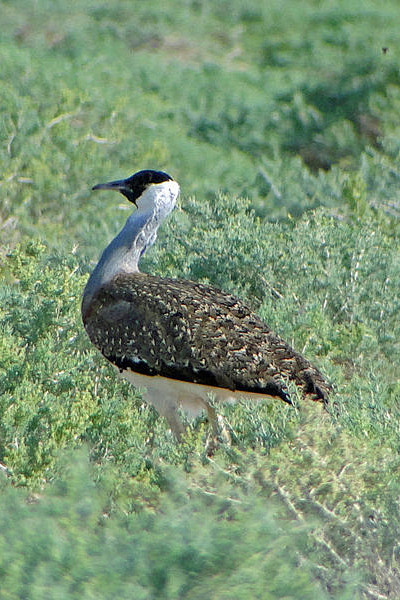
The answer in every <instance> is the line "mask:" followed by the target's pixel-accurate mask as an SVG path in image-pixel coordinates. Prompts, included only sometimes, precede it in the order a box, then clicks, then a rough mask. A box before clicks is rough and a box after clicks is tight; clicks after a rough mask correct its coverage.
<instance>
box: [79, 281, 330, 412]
mask: <svg viewBox="0 0 400 600" xmlns="http://www.w3.org/2000/svg"><path fill="white" fill-rule="evenodd" d="M83 321H84V325H85V328H86V331H87V333H88V335H89V337H90V339H91V341H92V342H93V344H94V345H95V346H97V347H98V348H99V350H100V351H101V352H102V353H103V355H104V356H105V357H106V358H107V359H108V360H110V361H111V362H112V363H113V364H115V365H116V366H117V367H119V368H120V369H121V370H125V369H131V370H132V371H136V372H138V373H143V374H146V375H161V376H164V377H167V378H174V379H179V380H183V381H191V382H194V383H200V384H206V385H211V386H216V387H220V388H227V389H229V390H239V391H244V392H252V393H256V394H263V395H272V396H279V397H281V398H282V399H283V400H285V401H286V402H290V398H289V396H288V393H287V390H286V381H287V380H292V381H294V382H295V383H296V384H297V385H298V386H300V387H301V388H302V390H303V393H304V394H306V395H309V396H310V397H311V398H313V399H315V400H321V401H323V402H324V403H326V402H327V399H328V393H329V391H330V386H329V384H328V383H327V382H326V381H325V379H324V377H323V376H322V374H321V373H320V372H319V371H318V370H317V369H316V368H315V367H313V366H312V365H311V364H310V362H309V361H308V360H306V359H305V358H304V357H303V356H301V355H300V354H298V353H297V352H295V351H294V350H293V349H292V348H291V347H290V346H289V345H288V344H286V343H285V342H284V341H283V340H282V339H281V338H280V337H279V336H278V335H276V334H275V333H273V332H272V331H271V330H270V329H269V328H268V326H267V325H266V324H265V323H264V322H263V321H262V320H261V319H260V318H259V317H258V316H257V315H256V314H255V313H253V312H252V311H251V310H250V309H249V308H248V307H247V306H246V305H245V304H243V303H242V302H241V301H240V300H238V299H237V298H235V297H234V296H232V295H230V294H227V293H224V292H221V291H219V290H217V289H215V288H213V287H209V286H205V285H202V284H199V283H194V282H192V281H186V280H175V279H168V278H165V279H163V278H160V277H156V276H153V275H147V274H144V273H130V274H120V275H117V276H116V277H115V278H114V279H113V280H111V281H110V282H109V283H106V284H104V285H103V286H102V287H101V288H100V289H99V290H98V291H97V293H96V294H95V296H94V297H93V299H92V301H91V303H90V305H89V306H88V307H87V309H86V312H85V313H84V314H83Z"/></svg>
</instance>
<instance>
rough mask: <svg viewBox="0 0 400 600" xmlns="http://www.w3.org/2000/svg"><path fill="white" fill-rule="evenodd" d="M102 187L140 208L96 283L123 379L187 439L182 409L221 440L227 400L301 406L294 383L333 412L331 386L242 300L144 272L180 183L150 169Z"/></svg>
mask: <svg viewBox="0 0 400 600" xmlns="http://www.w3.org/2000/svg"><path fill="white" fill-rule="evenodd" d="M92 189H93V190H116V191H118V192H120V193H121V194H123V196H125V198H127V200H129V201H130V202H131V203H133V204H134V205H135V210H134V211H133V212H132V214H131V215H130V216H129V217H128V219H127V221H126V223H125V225H124V227H123V228H122V229H121V231H120V232H119V233H118V235H117V236H116V237H115V238H114V239H113V240H112V241H111V242H110V244H109V245H108V246H107V247H106V248H105V250H104V251H103V253H102V255H101V257H100V260H99V262H98V263H97V265H96V267H95V269H94V270H93V272H92V273H91V275H90V276H89V279H88V281H87V284H86V286H85V288H84V292H83V298H82V306H81V312H82V320H83V324H84V328H85V330H86V332H87V334H88V336H89V338H90V340H91V342H92V343H93V344H94V346H96V347H97V348H98V350H100V352H101V353H102V354H103V356H104V357H105V358H106V359H107V360H108V361H109V362H110V363H112V365H114V367H116V369H117V370H118V371H119V373H120V374H121V375H122V376H123V377H124V378H125V379H127V380H128V381H129V382H130V383H131V384H133V385H134V386H135V387H136V388H140V389H143V390H144V391H145V394H146V395H145V399H146V400H147V401H148V402H149V403H150V404H151V405H152V406H153V407H154V408H155V409H156V410H157V411H158V413H159V415H161V416H162V417H165V419H166V420H167V422H168V425H169V428H170V430H171V432H172V433H173V434H174V435H175V436H176V437H177V438H178V439H182V435H183V434H184V433H185V431H186V429H185V425H184V419H182V411H183V413H186V414H187V416H188V417H189V418H195V417H197V416H199V415H201V414H202V413H204V412H205V413H206V416H207V418H208V420H209V422H210V424H211V426H212V431H213V432H214V433H215V435H217V432H218V430H219V429H218V428H219V425H220V420H219V419H220V415H218V413H217V411H216V408H215V407H216V406H218V403H219V402H221V401H222V402H233V403H234V402H236V401H237V400H238V399H240V398H244V399H247V400H249V401H254V400H261V399H265V398H267V397H275V398H278V399H280V400H282V401H283V402H285V403H288V404H293V401H292V398H291V396H290V394H289V391H288V387H287V383H288V381H293V382H294V383H295V384H296V385H297V386H298V387H299V388H300V389H301V390H302V392H303V395H304V396H305V397H309V398H311V399H312V400H316V401H320V402H322V403H323V405H324V406H327V404H328V400H329V393H330V391H331V385H330V383H329V382H328V381H327V380H326V379H325V377H324V376H323V375H322V373H321V372H320V371H319V370H318V369H317V368H316V367H314V366H313V365H312V364H311V363H310V362H309V361H308V360H307V359H306V358H305V357H304V356H302V355H301V354H300V353H298V352H296V351H295V350H294V349H293V348H292V347H291V346H290V345H289V344H287V343H286V342H285V341H284V340H283V339H282V338H281V337H280V336H279V335H277V334H276V333H274V332H273V331H272V330H271V329H270V328H269V327H268V325H267V324H266V323H265V322H264V321H263V320H262V319H261V318H260V317H259V316H258V315H257V314H256V313H255V312H253V311H252V310H251V309H250V308H249V307H248V306H247V305H246V304H245V303H244V302H242V301H241V300H240V299H238V298H237V297H235V296H234V295H232V294H230V293H227V292H224V291H222V290H220V289H217V288H216V287H212V286H210V285H205V284H203V283H199V282H195V281H190V280H185V279H173V278H168V277H160V276H156V275H152V274H149V273H144V272H141V271H140V270H139V262H140V259H141V257H142V255H143V253H144V252H145V251H146V249H147V248H149V246H151V245H152V244H154V242H155V240H156V237H157V232H158V228H159V226H160V225H161V223H162V222H163V221H164V220H165V218H166V217H167V216H168V215H169V214H170V213H171V211H172V210H173V209H174V208H175V206H176V202H177V198H178V195H179V192H180V188H179V184H178V183H177V182H176V181H175V180H174V179H173V178H172V177H171V176H170V175H168V174H167V173H165V172H163V171H157V170H151V169H148V170H142V171H138V172H137V173H134V174H133V175H132V176H130V177H128V178H127V179H119V180H116V181H110V182H108V183H100V184H97V185H95V186H94V187H93V188H92ZM213 399H214V400H213Z"/></svg>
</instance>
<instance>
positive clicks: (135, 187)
mask: <svg viewBox="0 0 400 600" xmlns="http://www.w3.org/2000/svg"><path fill="white" fill-rule="evenodd" d="M172 180H173V179H172V177H171V176H170V175H168V173H164V172H163V171H152V170H151V169H145V170H144V171H138V172H137V173H134V174H133V175H131V176H130V177H128V178H127V179H119V180H117V181H110V182H108V183H99V184H97V185H95V186H94V187H93V188H92V189H93V190H117V191H118V192H121V194H123V195H124V196H125V197H126V198H127V199H128V200H129V202H133V204H135V203H136V200H137V199H138V198H140V196H141V195H142V194H143V192H144V191H145V189H146V188H147V187H148V186H149V185H153V184H157V183H163V182H164V181H172Z"/></svg>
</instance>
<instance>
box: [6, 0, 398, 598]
mask: <svg viewBox="0 0 400 600" xmlns="http://www.w3.org/2000/svg"><path fill="white" fill-rule="evenodd" d="M0 11H1V15H2V33H1V34H0V61H1V65H2V69H1V74H0V78H1V83H0V105H1V120H0V141H1V143H0V162H1V166H2V169H1V176H0V177H1V178H0V191H1V197H0V230H1V236H2V246H1V250H0V279H1V286H0V333H1V335H0V500H1V507H2V509H1V511H0V600H2V599H3V598H4V599H7V600H14V599H19V598H30V599H31V598H32V599H35V598H40V599H42V598H55V597H57V598H92V597H93V598H94V597H96V598H104V599H109V598H110V599H111V598H138V599H153V598H163V599H164V598H165V599H168V598H171V599H175V598H190V599H197V598H199V599H200V598H207V597H209V598H215V600H220V599H224V598H229V599H231V598H235V599H238V600H241V599H242V598H260V599H263V600H264V599H275V598H288V599H289V598H291V599H293V600H295V599H296V600H297V599H299V598H301V599H303V598H304V599H307V598H310V599H311V598H327V599H328V598H334V599H342V598H343V599H344V598H360V599H362V600H370V599H377V600H378V599H382V598H383V599H386V598H388V599H389V598H390V599H397V598H399V597H400V566H399V560H400V546H399V541H398V540H399V537H400V509H399V503H398V498H399V492H400V475H399V473H400V455H399V448H400V414H399V413H400V408H399V407H400V403H399V400H400V382H399V377H398V365H399V363H400V345H399V339H400V324H399V321H400V320H399V312H400V311H399V308H400V301H399V294H398V290H399V289H400V254H399V237H400V224H399V216H400V192H399V182H400V171H399V168H398V156H399V151H400V126H399V122H398V118H397V115H398V111H399V109H400V94H399V83H400V81H399V75H398V57H397V56H396V49H397V48H398V47H400V32H399V30H398V22H399V17H400V7H399V6H398V3H397V2H396V1H395V0H388V2H386V3H384V5H383V6H379V7H378V6H377V3H376V2H373V1H372V0H366V1H365V2H363V3H362V7H361V6H360V3H359V2H356V1H355V0H347V1H346V2H344V1H341V0H339V1H337V2H330V1H329V0H324V1H323V2H315V1H313V0H308V1H307V2H306V3H304V2H303V3H298V2H296V1H295V0H288V1H287V2H285V3H284V8H282V2H280V1H278V0H272V1H271V2H268V3H265V2H261V0H250V2H249V0H247V1H246V2H244V1H242V0H234V1H230V2H226V1H225V0H224V1H221V2H218V3H217V2H211V0H187V1H185V2H177V1H176V0H171V2H169V3H164V4H163V6H162V7H160V3H157V2H154V1H153V0H150V1H148V2H141V3H140V2H137V1H132V0H131V1H128V0H119V1H118V2H115V3H106V2H102V1H101V2H96V3H94V2H84V1H83V0H76V1H74V2H72V3H69V4H63V3H61V2H60V1H59V0H55V1H54V0H53V1H51V2H50V1H49V0H38V1H37V2H30V1H29V0H13V1H12V2H11V1H6V0H2V1H0ZM382 47H385V48H388V51H385V52H383V51H382ZM140 168H160V169H165V170H166V171H168V172H170V173H171V174H172V175H173V176H174V177H176V179H177V180H178V181H179V182H180V184H181V187H182V196H181V201H180V208H179V209H178V210H176V211H175V213H174V214H173V215H172V217H171V218H170V219H169V220H168V222H167V223H166V224H165V226H164V227H163V229H162V231H161V232H160V236H159V239H158V243H157V245H156V247H154V248H152V249H151V250H150V251H149V253H148V255H147V256H146V257H145V260H144V262H143V269H144V270H147V271H149V272H155V273H159V274H162V275H170V276H176V277H185V278H191V279H195V280H200V281H206V282H210V283H212V284H215V285H217V286H218V287H220V288H223V289H225V290H228V291H231V292H233V293H235V294H237V295H239V296H240V297H241V298H243V299H245V300H246V301H247V302H248V303H249V304H250V305H252V306H253V307H254V309H255V310H257V311H258V313H259V314H260V315H261V316H262V317H263V318H265V320H266V321H267V322H268V323H269V324H270V325H271V327H272V328H274V329H275V330H276V331H277V332H279V333H280V334H281V335H282V336H283V337H284V338H285V339H287V340H288V341H289V342H291V343H292V344H293V345H294V346H295V347H296V348H297V349H299V350H300V351H302V352H304V353H305V354H306V355H307V356H308V357H309V358H310V359H312V361H313V362H315V363H317V364H318V365H319V366H320V367H321V369H322V370H323V372H324V373H326V374H327V376H328V377H329V378H330V379H331V381H332V382H333V383H334V385H335V389H336V392H335V394H334V401H335V404H336V407H337V409H338V410H337V411H331V413H332V414H328V413H324V412H323V411H322V410H321V407H320V406H319V405H313V404H311V405H309V404H307V403H304V402H303V401H302V400H301V398H298V402H297V408H296V409H293V408H291V407H289V406H286V405H284V404H283V403H278V402H276V401H265V402H264V403H262V404H261V405H260V406H256V407H254V406H252V405H250V404H247V403H245V402H243V403H241V404H240V405H238V406H235V407H231V406H222V407H220V411H221V413H222V414H224V416H225V419H226V421H227V422H228V423H229V426H230V428H231V432H232V445H231V446H227V445H225V444H222V445H221V447H220V448H219V450H218V451H217V452H216V454H215V455H214V456H213V457H212V458H209V457H207V456H206V454H205V451H204V444H205V439H206V435H207V431H206V425H205V423H203V422H202V421H199V422H197V423H194V424H188V433H187V436H186V439H185V441H184V443H183V444H181V445H179V444H177V443H176V442H175V441H174V439H172V437H171V435H170V433H169V432H168V429H167V427H166V425H165V423H164V422H163V420H162V419H160V418H158V416H157V414H156V413H155V411H154V410H153V409H152V408H151V407H149V406H147V405H146V404H144V403H143V402H142V399H141V395H140V392H139V391H135V390H133V389H132V388H131V387H130V386H128V385H127V384H126V383H125V382H123V381H120V380H119V379H118V378H117V377H116V376H115V372H114V370H113V369H112V368H111V367H110V366H109V365H108V364H106V363H105V361H104V359H103V358H102V357H101V356H100V355H99V354H98V353H97V352H96V351H95V350H94V349H93V348H92V347H91V345H90V342H89V340H88V339H87V337H86V335H85V333H84V331H83V328H82V325H81V321H80V308H79V305H80V298H81V294H82V290H83V287H84V284H85V281H86V278H87V274H88V272H89V270H90V269H91V267H92V261H93V260H94V259H96V257H97V256H98V254H99V252H100V250H101V249H102V248H103V247H104V245H105V244H106V242H107V241H108V240H109V239H110V238H111V237H112V236H113V235H114V234H115V232H116V231H117V229H118V228H119V227H120V226H121V225H122V223H123V221H124V219H125V218H126V216H127V212H126V210H127V209H129V210H130V207H128V206H126V203H125V202H124V200H123V199H122V198H118V197H116V196H115V195H112V194H110V197H107V195H103V194H98V195H96V194H93V195H92V194H91V192H90V188H91V186H92V185H93V184H95V183H97V182H100V181H106V180H108V179H111V178H116V177H120V176H121V177H123V176H127V175H129V174H130V173H132V172H134V171H135V170H138V169H140ZM293 393H294V394H295V391H294V390H293Z"/></svg>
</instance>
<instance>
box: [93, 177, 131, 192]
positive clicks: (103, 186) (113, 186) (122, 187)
mask: <svg viewBox="0 0 400 600" xmlns="http://www.w3.org/2000/svg"><path fill="white" fill-rule="evenodd" d="M92 190H117V192H124V191H126V181H125V179H119V180H118V181H109V182H108V183H98V184H97V185H94V186H93V187H92Z"/></svg>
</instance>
